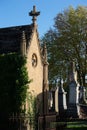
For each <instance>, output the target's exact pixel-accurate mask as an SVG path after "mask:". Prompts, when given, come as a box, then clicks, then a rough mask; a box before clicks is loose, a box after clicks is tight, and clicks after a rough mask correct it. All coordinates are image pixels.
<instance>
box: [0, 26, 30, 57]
mask: <svg viewBox="0 0 87 130" xmlns="http://www.w3.org/2000/svg"><path fill="white" fill-rule="evenodd" d="M23 31H24V32H25V37H26V47H28V43H29V41H30V37H31V34H32V32H33V26H32V24H31V25H22V26H15V27H7V28H1V29H0V54H2V53H11V52H19V51H20V44H21V40H22V32H23Z"/></svg>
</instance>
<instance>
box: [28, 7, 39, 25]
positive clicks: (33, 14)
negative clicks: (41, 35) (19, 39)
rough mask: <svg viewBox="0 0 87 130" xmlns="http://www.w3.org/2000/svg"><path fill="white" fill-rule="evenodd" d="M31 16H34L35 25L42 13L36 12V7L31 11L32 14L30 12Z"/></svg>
mask: <svg viewBox="0 0 87 130" xmlns="http://www.w3.org/2000/svg"><path fill="white" fill-rule="evenodd" d="M29 15H30V16H32V17H33V18H32V21H33V24H34V25H35V22H36V20H37V18H36V17H37V16H38V15H40V12H39V11H38V12H37V11H36V6H33V10H32V11H31V12H29Z"/></svg>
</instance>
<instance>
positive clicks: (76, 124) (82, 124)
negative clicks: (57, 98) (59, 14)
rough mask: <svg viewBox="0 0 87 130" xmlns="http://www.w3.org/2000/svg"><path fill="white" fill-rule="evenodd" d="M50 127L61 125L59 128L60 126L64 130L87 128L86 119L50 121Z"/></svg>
mask: <svg viewBox="0 0 87 130" xmlns="http://www.w3.org/2000/svg"><path fill="white" fill-rule="evenodd" d="M65 124H66V125H65ZM50 127H51V128H55V127H61V130H62V128H63V129H65V130H68V129H73V130H87V121H70V122H51V125H50Z"/></svg>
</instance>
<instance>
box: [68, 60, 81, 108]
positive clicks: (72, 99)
mask: <svg viewBox="0 0 87 130" xmlns="http://www.w3.org/2000/svg"><path fill="white" fill-rule="evenodd" d="M78 87H79V84H78V82H77V72H76V70H75V63H74V62H71V70H70V73H69V104H72V105H75V104H76V103H78Z"/></svg>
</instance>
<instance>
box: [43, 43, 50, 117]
mask: <svg viewBox="0 0 87 130" xmlns="http://www.w3.org/2000/svg"><path fill="white" fill-rule="evenodd" d="M48 90H49V87H48V62H47V48H46V44H45V45H44V48H43V107H44V108H43V109H44V110H43V112H44V114H47V113H48V109H49V108H48Z"/></svg>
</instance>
